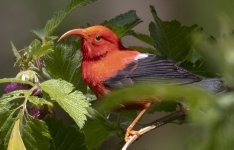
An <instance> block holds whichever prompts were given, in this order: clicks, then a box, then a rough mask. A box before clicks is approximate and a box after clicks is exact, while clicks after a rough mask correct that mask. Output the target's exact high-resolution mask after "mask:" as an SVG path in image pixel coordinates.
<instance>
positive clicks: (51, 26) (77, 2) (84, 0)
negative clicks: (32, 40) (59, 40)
mask: <svg viewBox="0 0 234 150" xmlns="http://www.w3.org/2000/svg"><path fill="white" fill-rule="evenodd" d="M94 1H96V0H71V1H70V3H69V4H68V5H67V7H66V8H65V9H63V10H61V11H59V12H57V13H56V14H55V15H54V16H53V18H52V19H50V20H49V21H47V23H46V25H45V27H44V32H45V35H46V36H47V37H49V36H51V35H52V33H53V32H54V30H55V29H56V28H57V27H58V26H59V24H60V23H61V22H62V21H63V19H64V18H65V17H66V16H67V15H69V14H70V13H71V12H72V10H74V9H75V8H76V7H79V6H85V5H87V4H90V3H92V2H94Z"/></svg>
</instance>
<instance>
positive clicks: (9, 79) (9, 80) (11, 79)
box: [0, 78, 34, 86]
mask: <svg viewBox="0 0 234 150" xmlns="http://www.w3.org/2000/svg"><path fill="white" fill-rule="evenodd" d="M7 82H16V83H22V84H29V85H31V86H34V83H32V82H29V81H25V80H20V79H16V78H3V79H0V83H7Z"/></svg>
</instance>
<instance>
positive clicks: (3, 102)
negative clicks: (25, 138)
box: [0, 91, 24, 149]
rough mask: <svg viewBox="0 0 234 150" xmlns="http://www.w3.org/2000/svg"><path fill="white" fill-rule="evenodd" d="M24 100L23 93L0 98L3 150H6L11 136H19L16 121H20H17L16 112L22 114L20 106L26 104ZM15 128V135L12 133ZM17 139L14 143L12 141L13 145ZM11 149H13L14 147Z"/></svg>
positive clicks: (0, 126)
mask: <svg viewBox="0 0 234 150" xmlns="http://www.w3.org/2000/svg"><path fill="white" fill-rule="evenodd" d="M23 100H24V98H23V96H22V91H14V92H11V93H7V94H4V95H3V96H2V97H1V98H0V139H1V143H0V147H2V148H3V149H6V147H7V145H8V141H9V139H10V136H11V135H12V134H15V135H16V134H18V133H17V132H16V131H17V128H18V127H17V126H18V125H17V123H16V121H17V120H18V119H15V118H16V114H15V112H16V111H17V112H20V111H19V109H20V107H19V106H20V105H22V103H23V102H24V101H23ZM13 127H14V129H15V130H14V132H15V133H12V130H13ZM17 136H18V135H17ZM17 139H18V138H17ZM17 139H12V140H13V141H11V144H12V143H14V141H15V140H17ZM18 140H19V139H18ZM10 147H12V145H11V146H10Z"/></svg>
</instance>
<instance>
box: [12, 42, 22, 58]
mask: <svg viewBox="0 0 234 150" xmlns="http://www.w3.org/2000/svg"><path fill="white" fill-rule="evenodd" d="M11 49H12V51H13V54H14V56H15V58H16V63H17V62H18V61H19V60H20V59H21V55H20V53H19V52H18V50H17V49H16V47H15V45H14V43H13V42H11Z"/></svg>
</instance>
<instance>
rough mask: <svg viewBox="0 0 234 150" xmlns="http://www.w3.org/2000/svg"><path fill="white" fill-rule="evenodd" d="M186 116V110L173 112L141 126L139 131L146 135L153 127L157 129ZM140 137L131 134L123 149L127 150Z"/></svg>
mask: <svg viewBox="0 0 234 150" xmlns="http://www.w3.org/2000/svg"><path fill="white" fill-rule="evenodd" d="M184 118H185V112H184V111H176V112H174V113H171V114H169V115H167V116H165V117H162V118H160V119H158V120H155V121H153V122H151V123H149V124H150V125H148V126H146V127H143V128H141V129H140V130H139V131H138V132H139V133H140V135H141V136H142V135H144V134H146V133H148V132H149V131H151V130H153V129H157V128H158V127H161V126H163V125H165V124H167V123H171V122H173V121H175V120H177V119H184ZM138 138H139V136H137V135H133V136H129V140H128V142H126V143H125V145H124V147H123V148H122V150H127V148H128V147H129V146H130V145H131V144H132V143H133V142H135V141H136V140H137V139H138Z"/></svg>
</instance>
